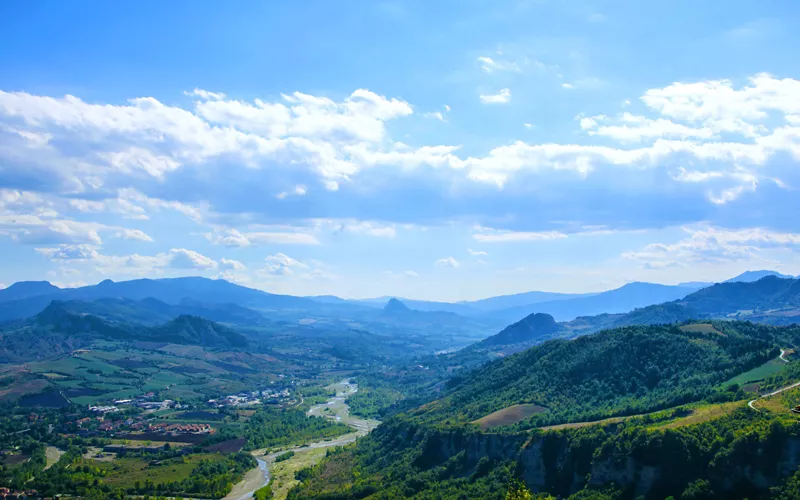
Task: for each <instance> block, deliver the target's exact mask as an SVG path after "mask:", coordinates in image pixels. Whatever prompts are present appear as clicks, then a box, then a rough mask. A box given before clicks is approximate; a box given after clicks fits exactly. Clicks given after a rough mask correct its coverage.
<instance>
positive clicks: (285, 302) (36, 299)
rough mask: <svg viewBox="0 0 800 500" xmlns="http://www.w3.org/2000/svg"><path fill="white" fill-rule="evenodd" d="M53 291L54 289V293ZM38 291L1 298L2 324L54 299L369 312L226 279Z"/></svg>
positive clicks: (284, 311)
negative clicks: (268, 290)
mask: <svg viewBox="0 0 800 500" xmlns="http://www.w3.org/2000/svg"><path fill="white" fill-rule="evenodd" d="M45 283H46V282H45ZM14 288H16V286H15V285H12V286H11V287H9V288H8V289H6V290H11V289H14ZM28 288H30V287H28ZM53 288H55V289H54V290H53ZM6 290H4V291H6ZM37 290H40V291H42V292H43V293H41V294H38V295H30V294H28V295H26V296H25V297H24V298H16V297H15V295H14V294H8V299H5V298H4V296H2V295H0V321H5V320H11V319H21V318H26V317H29V316H32V315H34V314H36V313H38V312H39V311H41V310H42V309H44V308H45V307H47V305H48V304H50V302H51V301H53V300H82V301H93V300H98V299H109V298H116V299H130V300H137V301H138V300H144V299H155V300H158V301H161V302H164V303H166V304H172V305H178V304H181V303H185V300H187V299H188V300H190V301H194V302H195V303H200V304H206V305H208V304H238V305H240V306H243V307H247V308H252V309H259V310H262V311H266V312H279V313H280V314H284V315H285V314H287V313H291V311H312V312H315V313H319V314H324V313H326V312H327V313H336V314H341V313H343V312H348V311H359V310H361V309H366V308H364V307H363V306H359V305H357V304H350V303H347V302H344V303H342V304H321V303H320V302H316V301H314V300H312V299H309V298H304V297H294V296H291V295H278V294H272V293H267V292H264V291H261V290H255V289H253V288H247V287H244V286H241V285H237V284H234V283H230V282H228V281H225V280H214V279H208V278H201V277H187V278H164V279H138V280H131V281H120V282H114V281H111V280H105V281H102V282H100V283H98V284H97V285H91V286H85V287H80V288H66V289H59V288H56V287H52V288H48V287H46V286H45V285H39V288H37ZM48 290H49V291H48Z"/></svg>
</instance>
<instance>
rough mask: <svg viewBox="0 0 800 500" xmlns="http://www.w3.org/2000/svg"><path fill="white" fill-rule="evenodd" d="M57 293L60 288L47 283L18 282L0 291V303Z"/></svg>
mask: <svg viewBox="0 0 800 500" xmlns="http://www.w3.org/2000/svg"><path fill="white" fill-rule="evenodd" d="M59 291H61V289H60V288H58V287H57V286H55V285H52V284H50V282H48V281H19V282H17V283H14V284H13V285H11V286H9V287H8V288H3V289H2V290H0V301H7V300H17V299H26V298H28V297H35V296H37V295H46V294H48V293H58V292H59Z"/></svg>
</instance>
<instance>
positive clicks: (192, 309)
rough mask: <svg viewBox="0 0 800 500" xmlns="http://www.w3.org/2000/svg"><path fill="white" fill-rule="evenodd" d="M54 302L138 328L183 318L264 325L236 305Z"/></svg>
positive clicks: (260, 318) (255, 315)
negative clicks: (132, 324) (138, 326)
mask: <svg viewBox="0 0 800 500" xmlns="http://www.w3.org/2000/svg"><path fill="white" fill-rule="evenodd" d="M54 302H55V303H57V304H61V305H62V307H63V308H64V309H67V310H69V311H72V312H75V313H80V314H91V315H93V316H97V317H100V318H104V319H106V320H110V321H118V322H125V323H138V324H141V325H157V324H161V323H166V322H168V321H170V320H172V319H174V318H176V317H178V316H182V315H189V316H197V317H200V318H205V319H208V320H211V321H217V322H222V323H235V324H239V325H250V326H254V325H260V324H264V323H266V322H267V320H266V319H265V318H264V316H263V315H262V314H261V313H259V312H257V311H254V310H252V309H247V308H246V307H242V306H240V305H237V304H203V303H200V302H197V301H193V300H191V299H184V300H183V301H181V303H180V304H167V303H166V302H162V301H160V300H158V299H154V298H152V297H148V298H146V299H142V300H133V299H117V298H104V299H97V300H91V301H86V300H70V301H54Z"/></svg>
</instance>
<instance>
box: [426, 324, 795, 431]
mask: <svg viewBox="0 0 800 500" xmlns="http://www.w3.org/2000/svg"><path fill="white" fill-rule="evenodd" d="M714 325H715V327H718V330H716V331H715V330H713V329H712V330H709V331H708V332H706V333H704V332H698V331H685V330H684V329H681V327H680V326H676V325H667V326H634V327H625V328H618V329H614V330H607V331H603V332H601V333H598V334H595V335H589V336H584V337H579V338H577V339H575V340H553V341H549V342H545V343H544V344H541V345H539V346H536V347H533V348H531V349H528V350H527V351H524V352H521V353H518V354H515V355H513V356H510V357H508V358H506V359H502V360H499V361H496V362H493V363H490V364H488V365H486V366H484V367H483V368H481V369H479V370H477V371H475V372H472V373H467V374H465V375H463V376H461V377H456V378H454V379H453V380H451V381H450V382H449V386H450V387H451V389H452V392H451V393H449V394H448V395H447V396H446V397H444V398H442V399H440V400H438V401H435V402H433V403H431V404H429V405H426V406H424V407H422V408H420V409H418V410H415V411H413V412H411V415H413V416H414V418H415V419H416V420H418V421H421V422H427V423H441V422H450V423H463V422H469V421H472V420H475V419H478V418H481V417H483V416H486V415H488V414H490V413H492V412H495V411H498V410H502V409H504V408H507V407H510V406H512V405H518V404H535V405H538V406H541V407H543V408H545V409H546V411H542V412H541V413H537V414H536V415H535V416H534V417H533V421H531V422H530V424H529V425H537V424H542V423H561V422H569V421H579V420H592V419H599V418H604V417H608V416H613V415H630V414H634V413H640V412H645V411H652V410H655V409H660V408H667V407H670V406H675V405H678V404H682V403H686V402H689V401H693V400H698V399H702V398H703V397H706V396H708V395H709V394H710V393H711V392H712V391H713V390H714V386H715V385H716V384H718V383H719V382H722V381H723V380H726V379H728V378H730V377H732V376H734V375H736V374H737V373H741V372H743V371H746V370H748V369H750V368H752V367H755V366H757V365H760V364H762V363H764V362H765V361H766V360H768V359H770V358H773V357H775V356H777V354H778V350H777V345H776V342H777V337H776V335H777V333H776V330H775V329H774V328H770V327H755V328H754V327H752V325H750V324H747V323H731V324H724V323H715V324H714ZM751 330H753V331H751ZM780 335H781V337H783V336H794V335H800V329H794V330H792V331H791V333H789V332H781V334H780ZM798 339H800V336H798Z"/></svg>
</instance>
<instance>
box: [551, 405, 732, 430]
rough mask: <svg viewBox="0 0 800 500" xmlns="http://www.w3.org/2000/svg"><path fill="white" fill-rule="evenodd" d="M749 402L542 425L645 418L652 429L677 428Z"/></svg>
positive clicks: (583, 424)
mask: <svg viewBox="0 0 800 500" xmlns="http://www.w3.org/2000/svg"><path fill="white" fill-rule="evenodd" d="M746 404H747V402H746V401H733V402H730V403H721V404H709V403H692V404H688V405H683V406H678V407H675V408H671V409H669V410H660V411H656V412H652V413H645V414H642V415H631V416H627V417H611V418H606V419H603V420H597V421H594V422H574V423H570V424H559V425H549V426H546V427H540V429H542V430H559V429H578V428H581V427H588V426H590V425H608V424H618V423H620V422H623V421H625V420H629V419H644V420H645V422H648V421H649V423H645V425H646V426H647V427H649V428H651V429H655V428H660V429H675V428H678V427H684V426H687V425H696V424H701V423H703V422H709V421H711V420H716V419H718V418H721V417H724V416H726V415H729V414H731V413H732V412H734V411H735V410H737V409H739V408H743V407H744V406H745V405H746ZM672 411H675V413H676V415H674V416H672V415H671V414H670V413H668V412H672Z"/></svg>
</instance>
